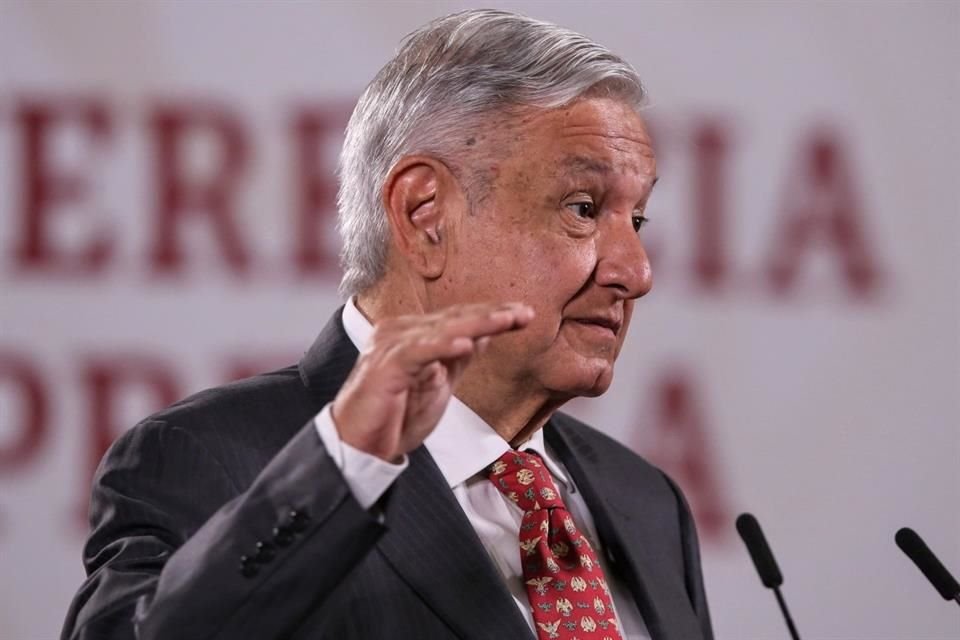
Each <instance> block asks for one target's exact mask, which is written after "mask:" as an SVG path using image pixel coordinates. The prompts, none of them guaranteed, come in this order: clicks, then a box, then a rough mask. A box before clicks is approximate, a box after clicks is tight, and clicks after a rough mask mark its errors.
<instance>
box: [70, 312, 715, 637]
mask: <svg viewBox="0 0 960 640" xmlns="http://www.w3.org/2000/svg"><path fill="white" fill-rule="evenodd" d="M340 317H341V314H340V312H338V313H337V314H336V315H335V317H334V319H333V320H332V321H331V322H330V323H329V324H328V325H327V327H326V328H325V329H324V330H323V332H322V333H321V334H320V336H319V337H318V338H317V340H316V342H315V343H314V345H313V346H312V347H311V349H310V350H309V351H308V352H307V354H306V355H305V356H304V358H303V360H302V361H301V362H300V364H299V366H294V367H290V368H287V369H282V370H280V371H276V372H274V373H268V374H264V375H261V376H257V377H255V378H251V379H248V380H244V381H240V382H237V383H233V384H231V385H228V386H225V387H221V388H218V389H213V390H209V391H205V392H202V393H200V394H198V395H195V396H193V397H191V398H188V399H186V400H184V401H182V402H180V403H177V404H176V405H174V406H172V407H170V408H168V409H165V410H163V411H161V412H160V413H157V414H155V415H153V416H151V417H150V418H148V419H147V420H145V421H143V422H142V423H141V424H139V425H137V426H136V427H135V428H133V429H132V430H130V431H129V432H127V433H126V434H124V435H123V436H122V437H121V438H120V439H119V440H117V442H116V443H114V445H113V446H112V447H111V449H110V451H109V452H108V453H107V455H106V456H105V457H104V460H103V462H102V463H101V465H100V468H99V470H98V472H97V475H96V477H95V480H94V486H93V496H92V503H91V526H92V532H91V534H90V538H89V539H88V541H87V544H86V547H85V550H84V562H85V564H86V568H87V572H88V575H89V577H88V578H87V580H86V582H84V584H83V586H82V587H81V588H80V591H79V592H78V594H77V596H76V598H75V599H74V601H73V604H72V606H71V607H70V611H69V613H68V615H67V619H66V623H65V626H64V630H63V638H64V639H74V640H80V639H83V640H92V639H94V638H96V639H109V640H126V639H132V638H139V639H141V640H193V639H196V640H201V639H202V640H213V639H217V640H272V639H274V638H289V639H292V640H307V639H310V640H319V639H320V638H330V639H336V640H341V639H350V638H363V639H376V638H390V639H402V638H411V639H416V640H430V639H434V638H436V639H453V638H461V639H474V640H479V639H493V638H495V639H510V640H512V639H520V638H531V637H532V634H531V632H530V629H529V627H527V625H526V623H525V621H524V620H523V618H522V617H521V615H520V612H519V611H518V610H517V606H516V604H515V603H514V601H513V600H512V598H511V596H510V594H509V592H508V591H507V588H506V586H505V585H504V583H503V579H502V577H501V575H500V574H499V572H498V570H497V569H496V567H495V566H494V565H493V563H492V562H491V560H490V558H489V556H488V555H487V553H486V551H485V550H484V548H483V546H482V544H481V543H480V540H479V539H478V538H477V536H476V533H475V532H474V530H473V528H472V527H471V525H470V523H469V521H468V520H467V518H466V516H465V515H464V513H463V511H462V510H461V509H460V506H459V504H458V503H457V501H456V499H455V498H454V496H453V493H452V492H451V491H450V489H449V488H448V486H447V484H446V482H445V481H444V478H443V476H442V475H441V473H440V471H439V469H438V468H437V466H436V464H434V462H433V459H432V458H431V457H430V454H429V453H428V452H427V451H426V449H425V448H424V447H420V448H419V449H417V450H415V451H414V452H413V453H412V454H411V455H410V466H409V468H408V469H407V470H406V471H404V472H403V474H402V475H401V476H400V478H399V479H398V480H397V481H396V482H395V484H394V485H393V486H392V487H391V488H390V489H389V490H388V492H387V494H386V495H385V496H384V498H383V499H382V500H381V502H380V504H379V506H380V508H381V510H382V514H381V515H382V522H381V521H380V520H379V519H378V518H377V517H375V516H373V515H371V514H370V513H368V512H367V511H366V510H364V509H362V508H361V507H360V506H359V504H357V502H356V501H355V500H354V498H353V496H352V494H351V493H350V491H349V489H348V488H347V485H346V483H345V482H344V481H343V478H342V476H341V475H340V473H339V471H338V470H337V468H336V466H335V464H334V463H333V462H332V460H331V459H330V457H329V456H328V455H326V452H325V451H324V449H323V445H322V444H321V441H320V438H319V437H318V436H317V433H316V431H315V428H314V426H313V422H312V418H313V417H314V415H315V414H317V413H318V412H319V411H320V410H321V409H322V408H323V406H324V405H325V404H326V403H327V402H329V401H331V400H332V399H333V397H334V395H335V394H336V392H337V390H338V389H339V388H340V386H341V384H342V383H343V381H344V379H345V378H346V376H347V374H348V373H349V371H350V369H351V368H352V366H353V363H354V361H355V360H356V358H357V351H356V349H355V348H354V346H353V344H352V343H351V342H350V340H349V339H348V338H347V336H346V333H345V332H344V330H343V326H342V324H341V320H340ZM545 429H546V431H545V436H546V440H547V442H548V443H549V445H550V446H551V447H552V448H553V450H554V451H555V452H556V453H557V455H558V456H559V458H560V459H561V460H562V461H563V463H564V465H565V466H566V468H567V469H568V471H569V472H570V475H571V476H572V477H573V479H574V481H575V482H576V484H577V486H578V487H579V488H580V490H581V491H582V492H583V494H584V497H585V498H586V500H587V503H588V505H589V506H590V510H591V513H592V514H593V517H594V519H595V521H596V525H597V530H598V532H599V534H600V537H601V539H602V541H603V545H604V548H605V549H606V550H607V551H608V552H609V555H610V557H611V559H612V563H613V567H614V570H615V571H616V572H617V573H618V574H619V575H620V577H621V578H622V579H623V580H624V581H625V583H626V584H627V585H628V586H629V587H630V589H631V591H632V593H633V595H634V597H635V598H636V602H637V604H638V606H639V609H640V612H641V614H642V615H643V619H644V620H645V621H646V623H647V626H648V627H649V630H650V632H651V634H652V635H653V638H654V639H655V640H700V639H701V638H702V639H704V640H710V638H711V637H712V634H711V630H710V620H709V614H708V612H707V603H706V599H705V596H704V589H703V581H702V576H701V572H700V561H699V552H698V547H697V539H696V534H695V531H694V526H693V521H692V520H691V517H690V512H689V510H688V508H687V506H686V503H685V502H684V499H683V497H682V495H681V494H680V491H679V490H678V489H677V487H676V486H675V485H674V484H673V483H672V482H671V481H670V480H669V479H668V478H667V477H666V476H665V475H664V474H663V473H661V472H660V471H659V470H657V469H656V468H654V467H652V466H651V465H649V464H648V463H646V462H645V461H643V460H642V459H640V458H639V457H638V456H636V455H635V454H633V453H632V452H630V451H629V450H627V449H626V448H624V447H623V446H621V445H619V444H617V443H616V442H615V441H613V440H611V439H610V438H608V437H606V436H604V435H602V434H600V433H599V432H597V431H595V430H593V429H592V428H590V427H588V426H587V425H584V424H582V423H580V422H578V421H576V420H574V419H573V418H571V417H568V416H565V415H562V414H556V415H555V416H554V417H553V418H552V419H551V420H550V423H549V424H548V425H547V426H546V427H545ZM241 557H245V558H244V559H243V560H242V559H241Z"/></svg>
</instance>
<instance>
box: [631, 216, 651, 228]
mask: <svg viewBox="0 0 960 640" xmlns="http://www.w3.org/2000/svg"><path fill="white" fill-rule="evenodd" d="M648 222H650V220H649V219H648V218H647V217H646V216H641V215H635V216H633V230H634V231H640V227H642V226H643V225H645V224H647V223H648Z"/></svg>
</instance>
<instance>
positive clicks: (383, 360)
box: [332, 303, 533, 461]
mask: <svg viewBox="0 0 960 640" xmlns="http://www.w3.org/2000/svg"><path fill="white" fill-rule="evenodd" d="M532 319H533V309H531V308H530V307H528V306H526V305H524V304H521V303H511V304H506V305H492V304H470V305H458V306H453V307H448V308H446V309H443V310H442V311H438V312H436V313H431V314H427V315H412V316H400V317H396V318H390V319H387V320H384V321H382V322H380V323H378V324H377V327H376V329H375V330H374V333H373V337H372V339H371V341H370V344H369V345H368V347H367V349H366V350H365V351H364V352H363V353H361V354H360V357H359V359H358V360H357V363H356V365H354V367H353V370H352V371H351V372H350V376H349V377H348V378H347V381H346V382H345V383H344V385H343V387H342V388H341V389H340V392H339V393H338V394H337V397H336V398H335V399H334V401H333V409H332V416H333V421H334V424H336V427H337V431H338V432H339V434H340V438H341V440H343V441H344V442H345V443H347V444H349V445H350V446H352V447H354V448H356V449H359V450H361V451H365V452H367V453H370V454H373V455H375V456H378V457H380V458H382V459H384V460H388V461H396V460H397V459H399V458H400V457H401V456H403V454H405V453H407V452H409V451H412V450H413V449H415V448H417V447H418V446H420V444H421V443H422V442H423V441H424V439H425V438H426V437H427V436H428V435H429V434H430V432H431V431H433V429H434V427H436V426H437V422H438V421H439V420H440V416H441V415H443V411H444V409H445V408H446V406H447V403H448V402H449V401H450V396H451V394H452V393H453V387H454V385H455V384H456V382H457V380H458V379H459V377H460V375H461V374H462V373H463V370H464V369H465V368H466V367H467V365H468V364H469V363H470V360H471V359H472V358H473V357H474V356H475V355H477V354H478V353H480V352H482V351H483V349H484V347H485V346H486V344H487V343H488V342H489V340H490V338H491V337H492V336H495V335H497V334H500V333H504V332H507V331H512V330H515V329H521V328H523V327H525V326H526V325H527V324H528V323H529V322H530V321H531V320H532Z"/></svg>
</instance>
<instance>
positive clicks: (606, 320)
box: [570, 314, 623, 337]
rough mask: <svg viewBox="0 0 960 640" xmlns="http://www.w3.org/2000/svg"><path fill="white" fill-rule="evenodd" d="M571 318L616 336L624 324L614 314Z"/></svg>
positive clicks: (578, 322)
mask: <svg viewBox="0 0 960 640" xmlns="http://www.w3.org/2000/svg"><path fill="white" fill-rule="evenodd" d="M570 320H571V321H573V322H576V323H577V324H581V325H584V326H587V327H591V328H594V329H596V330H597V331H605V332H609V333H610V334H611V335H613V336H614V337H615V336H617V335H618V334H619V333H620V327H621V326H622V325H623V320H622V319H621V318H620V317H618V316H614V315H612V314H610V315H604V314H597V315H593V316H585V317H582V318H570Z"/></svg>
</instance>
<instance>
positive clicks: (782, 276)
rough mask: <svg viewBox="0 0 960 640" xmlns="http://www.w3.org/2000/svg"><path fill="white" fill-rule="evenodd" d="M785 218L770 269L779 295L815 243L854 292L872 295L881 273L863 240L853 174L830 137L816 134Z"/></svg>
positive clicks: (794, 179)
mask: <svg viewBox="0 0 960 640" xmlns="http://www.w3.org/2000/svg"><path fill="white" fill-rule="evenodd" d="M781 215H782V216H783V219H784V222H783V224H782V225H781V227H780V230H779V237H778V238H777V240H776V241H775V242H774V245H773V253H772V255H771V258H770V262H769V266H768V270H767V275H768V278H769V280H770V283H771V284H772V285H773V290H774V291H775V292H776V293H781V294H782V293H788V292H789V291H790V290H791V289H792V288H793V287H794V285H795V284H796V282H797V277H798V275H799V272H800V263H801V261H802V259H803V257H804V255H805V254H806V253H808V252H809V251H810V249H811V248H812V246H813V245H814V244H816V243H819V244H821V245H823V246H826V247H829V248H831V249H832V250H833V251H834V254H835V256H836V258H837V259H838V260H839V262H840V264H841V266H842V268H843V271H842V273H843V280H844V282H845V283H846V286H847V289H848V290H849V291H850V292H851V293H853V294H854V295H858V296H865V295H868V294H870V293H873V291H874V290H875V289H876V287H877V286H878V281H879V273H878V269H877V266H876V261H875V260H874V257H873V255H872V254H871V253H870V250H869V248H868V246H867V239H866V237H865V236H864V232H863V211H862V210H861V208H860V202H859V199H858V198H857V193H856V188H855V186H854V182H853V175H852V171H851V168H850V165H849V163H848V161H847V159H846V158H845V157H844V156H843V153H842V150H841V148H840V143H839V142H838V140H837V139H836V138H835V137H834V136H832V135H830V134H829V133H828V132H825V131H820V132H817V133H815V134H814V135H813V137H812V138H811V140H810V143H809V145H808V146H807V148H806V150H805V152H804V156H803V159H802V162H801V166H800V170H799V171H798V172H796V174H791V175H790V176H789V177H788V184H787V189H786V198H785V200H784V205H783V209H782V214H781Z"/></svg>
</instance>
